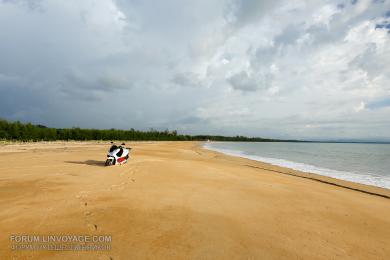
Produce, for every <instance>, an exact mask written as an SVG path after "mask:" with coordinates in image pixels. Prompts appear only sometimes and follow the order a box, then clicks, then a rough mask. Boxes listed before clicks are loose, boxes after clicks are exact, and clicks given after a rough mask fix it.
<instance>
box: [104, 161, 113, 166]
mask: <svg viewBox="0 0 390 260" xmlns="http://www.w3.org/2000/svg"><path fill="white" fill-rule="evenodd" d="M105 165H106V166H111V165H113V161H112V160H110V159H107V160H106V163H105Z"/></svg>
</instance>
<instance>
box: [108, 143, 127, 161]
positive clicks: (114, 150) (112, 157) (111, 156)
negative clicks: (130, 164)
mask: <svg viewBox="0 0 390 260" xmlns="http://www.w3.org/2000/svg"><path fill="white" fill-rule="evenodd" d="M111 144H112V146H111V148H110V149H109V150H108V152H107V160H106V164H105V165H106V166H111V165H116V164H119V165H121V164H124V163H127V161H128V160H129V152H130V150H131V148H126V147H124V145H125V144H124V143H122V144H121V145H119V146H117V145H115V144H114V143H113V142H111Z"/></svg>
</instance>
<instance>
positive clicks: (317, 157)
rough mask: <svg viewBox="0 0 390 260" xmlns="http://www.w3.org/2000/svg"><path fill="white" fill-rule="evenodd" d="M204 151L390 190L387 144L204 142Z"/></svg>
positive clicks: (388, 149)
mask: <svg viewBox="0 0 390 260" xmlns="http://www.w3.org/2000/svg"><path fill="white" fill-rule="evenodd" d="M204 148H206V149H209V150H213V151H217V152H221V153H224V154H228V155H233V156H239V157H243V158H247V159H251V160H255V161H261V162H266V163H270V164H273V165H278V166H282V167H287V168H291V169H294V170H299V171H303V172H310V173H316V174H319V175H323V176H328V177H333V178H336V179H340V180H346V181H351V182H355V183H362V184H368V185H373V186H377V187H382V188H387V189H390V144H380V143H316V142H302V143H299V142H296V143H295V142H207V143H205V144H204Z"/></svg>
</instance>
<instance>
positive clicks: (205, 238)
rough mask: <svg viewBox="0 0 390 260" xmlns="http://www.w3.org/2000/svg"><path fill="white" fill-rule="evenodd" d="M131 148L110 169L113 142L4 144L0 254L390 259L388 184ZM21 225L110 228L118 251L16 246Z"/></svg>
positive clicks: (192, 146) (56, 229)
mask: <svg viewBox="0 0 390 260" xmlns="http://www.w3.org/2000/svg"><path fill="white" fill-rule="evenodd" d="M128 145H129V146H131V147H132V148H133V150H132V152H131V154H132V157H131V160H130V161H129V163H128V164H125V165H122V166H113V167H104V160H105V153H106V149H107V148H108V145H107V143H93V142H86V143H76V142H75V143H72V142H56V143H36V144H12V145H2V146H0V198H1V200H0V230H1V235H0V258H1V259H25V258H28V259H52V258H58V259H388V257H389V256H390V199H389V198H388V197H389V196H390V193H389V191H388V190H385V189H379V188H374V187H368V186H365V185H357V184H356V185H355V184H352V183H348V182H338V181H336V180H332V179H330V178H325V177H324V178H321V177H319V176H314V175H310V174H307V175H305V174H304V173H299V172H295V171H292V170H289V169H283V168H280V167H275V166H271V165H268V164H263V163H260V162H255V161H250V160H247V159H242V158H237V157H231V156H226V155H223V154H220V153H217V152H212V151H207V150H204V149H202V148H200V145H199V143H196V142H144V143H142V142H140V143H131V144H128ZM294 175H297V176H294ZM302 177H303V178H302ZM317 177H318V178H317ZM317 179H318V180H320V181H318V180H317ZM327 182H328V183H333V184H336V185H333V184H332V185H330V184H328V183H327ZM342 186H345V187H342ZM346 187H347V188H346ZM359 190H361V191H359ZM362 191H363V192H362ZM375 194H377V195H375ZM20 234H27V235H33V234H38V235H42V236H46V235H58V234H65V235H99V234H100V235H103V234H104V235H110V236H112V242H111V243H110V245H111V250H108V251H66V250H65V251H63V250H46V251H45V250H41V251H31V250H11V246H12V245H13V242H12V241H11V240H10V236H12V235H20Z"/></svg>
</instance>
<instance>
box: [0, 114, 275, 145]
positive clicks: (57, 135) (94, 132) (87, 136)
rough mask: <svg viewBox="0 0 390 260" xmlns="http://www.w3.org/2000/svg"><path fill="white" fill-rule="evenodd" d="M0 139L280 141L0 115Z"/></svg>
mask: <svg viewBox="0 0 390 260" xmlns="http://www.w3.org/2000/svg"><path fill="white" fill-rule="evenodd" d="M0 140H11V141H25V142H26V141H56V140H77V141H85V140H131V141H143V140H144V141H205V140H211V141H243V142H266V141H268V142H269V141H274V142H275V141H276V142H277V141H280V140H274V139H264V138H259V137H244V136H234V137H231V136H217V135H180V134H177V132H176V131H168V130H165V131H156V130H153V129H151V130H149V131H138V130H134V129H133V128H131V129H130V130H118V129H106V130H98V129H80V128H78V127H74V128H49V127H46V126H43V125H33V124H31V123H27V124H23V123H21V122H18V121H17V122H8V121H6V120H2V119H0Z"/></svg>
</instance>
